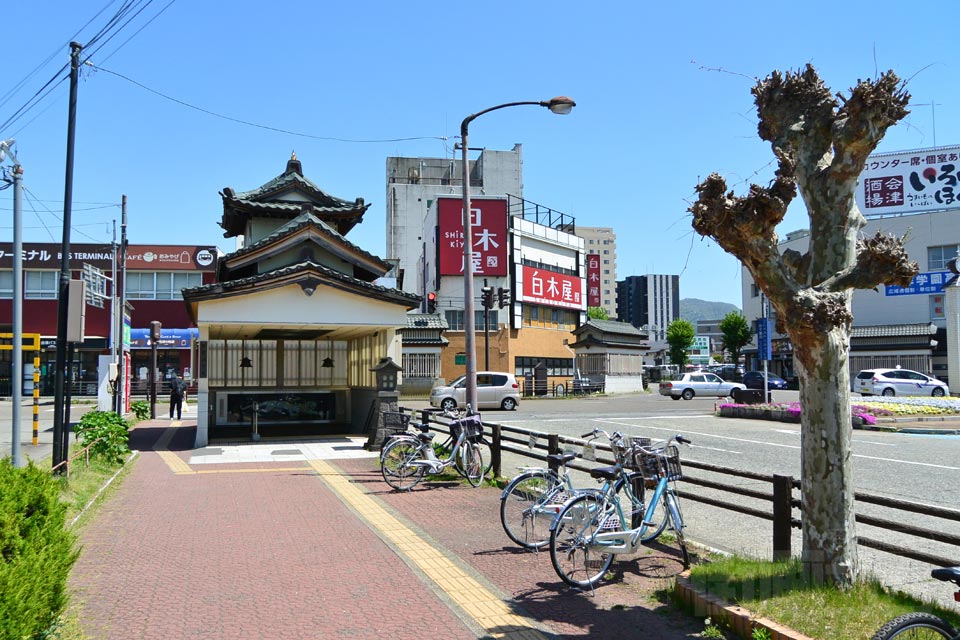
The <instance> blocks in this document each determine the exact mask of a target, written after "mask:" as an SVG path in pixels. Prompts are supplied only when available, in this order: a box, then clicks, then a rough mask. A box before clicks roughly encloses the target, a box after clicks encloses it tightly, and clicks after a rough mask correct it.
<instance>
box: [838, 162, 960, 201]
mask: <svg viewBox="0 0 960 640" xmlns="http://www.w3.org/2000/svg"><path fill="white" fill-rule="evenodd" d="M857 205H858V206H859V207H860V211H861V212H862V213H863V214H864V215H865V216H869V215H885V214H890V213H919V212H922V211H935V210H937V209H957V208H960V147H939V148H936V149H927V150H923V151H903V152H898V153H886V154H880V155H875V156H870V157H869V158H867V163H866V165H865V166H864V168H863V173H861V174H860V184H859V185H858V186H857Z"/></svg>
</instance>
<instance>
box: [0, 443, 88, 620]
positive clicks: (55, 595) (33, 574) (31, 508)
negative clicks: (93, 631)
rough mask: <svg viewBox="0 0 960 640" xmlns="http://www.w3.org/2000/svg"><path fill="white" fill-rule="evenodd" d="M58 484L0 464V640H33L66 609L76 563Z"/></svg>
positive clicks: (44, 474) (35, 471) (43, 474)
mask: <svg viewBox="0 0 960 640" xmlns="http://www.w3.org/2000/svg"><path fill="white" fill-rule="evenodd" d="M65 518H66V505H65V504H63V503H62V502H61V501H60V483H59V481H58V480H56V479H54V478H53V477H52V476H51V475H50V473H49V472H48V471H43V470H41V469H39V468H37V467H36V466H34V465H33V463H32V462H31V463H30V464H29V466H27V467H23V468H19V469H18V468H15V467H14V466H13V464H12V462H11V460H10V458H4V459H2V460H0V638H37V637H42V636H43V634H44V633H45V632H46V631H48V630H49V629H51V628H53V627H54V626H55V624H56V622H57V620H58V619H59V617H60V614H61V613H62V612H63V610H64V608H65V607H66V606H67V599H68V595H67V577H68V576H69V575H70V568H71V567H72V566H73V563H74V562H75V561H76V559H77V555H78V553H79V550H78V549H77V547H76V537H75V536H74V535H73V534H72V533H71V532H70V531H68V530H67V529H66V528H65V526H64V525H65Z"/></svg>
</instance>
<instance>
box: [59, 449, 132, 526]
mask: <svg viewBox="0 0 960 640" xmlns="http://www.w3.org/2000/svg"><path fill="white" fill-rule="evenodd" d="M120 467H121V465H119V464H116V463H113V462H111V461H108V460H105V459H103V458H99V457H95V458H91V459H90V465H89V466H87V465H85V464H84V463H83V462H82V461H81V460H76V461H74V462H73V463H72V464H71V465H70V478H69V480H67V479H64V480H61V482H62V487H61V489H60V499H61V500H62V501H63V502H65V503H66V505H67V518H66V520H67V523H70V522H72V521H73V519H74V518H76V517H77V516H78V515H79V514H80V513H81V512H82V511H83V509H84V507H86V506H87V504H88V503H89V502H90V500H92V499H93V497H94V496H96V495H97V492H98V491H100V489H101V488H102V487H103V485H104V484H106V482H107V481H108V480H109V479H110V478H111V477H112V476H113V474H115V473H116V472H117V470H118V469H119V468H120Z"/></svg>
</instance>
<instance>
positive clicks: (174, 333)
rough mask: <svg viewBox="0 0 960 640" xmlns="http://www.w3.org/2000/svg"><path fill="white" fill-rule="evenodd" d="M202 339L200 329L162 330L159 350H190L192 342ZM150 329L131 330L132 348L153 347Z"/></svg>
mask: <svg viewBox="0 0 960 640" xmlns="http://www.w3.org/2000/svg"><path fill="white" fill-rule="evenodd" d="M199 338H200V330H199V329H167V328H166V327H163V328H161V329H160V339H159V340H158V341H157V348H158V349H189V348H190V341H191V340H198V339H199ZM151 346H152V345H151V340H150V329H130V348H131V349H149V348H150V347H151Z"/></svg>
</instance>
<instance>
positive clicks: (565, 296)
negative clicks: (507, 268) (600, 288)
mask: <svg viewBox="0 0 960 640" xmlns="http://www.w3.org/2000/svg"><path fill="white" fill-rule="evenodd" d="M521 269H523V302H532V303H534V304H543V305H547V306H550V307H564V308H566V309H578V310H581V311H583V310H584V308H585V307H584V304H583V303H584V302H585V300H584V297H583V278H580V277H578V276H571V275H568V274H566V273H559V272H556V271H547V270H546V269H538V268H536V267H527V266H523V267H521Z"/></svg>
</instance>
